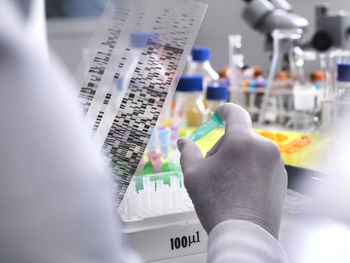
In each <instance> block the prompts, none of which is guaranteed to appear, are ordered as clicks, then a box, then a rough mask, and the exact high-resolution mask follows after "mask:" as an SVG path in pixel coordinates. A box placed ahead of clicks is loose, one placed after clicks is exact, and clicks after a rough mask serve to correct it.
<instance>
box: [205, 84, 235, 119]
mask: <svg viewBox="0 0 350 263" xmlns="http://www.w3.org/2000/svg"><path fill="white" fill-rule="evenodd" d="M228 97H229V92H228V87H227V85H226V84H224V83H211V84H209V85H208V87H207V94H206V99H207V104H208V107H207V110H208V111H209V112H213V111H215V109H216V107H217V106H219V105H220V104H223V103H225V102H227V100H228Z"/></svg>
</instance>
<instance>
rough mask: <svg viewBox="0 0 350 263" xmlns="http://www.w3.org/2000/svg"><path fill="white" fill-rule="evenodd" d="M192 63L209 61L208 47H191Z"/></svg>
mask: <svg viewBox="0 0 350 263" xmlns="http://www.w3.org/2000/svg"><path fill="white" fill-rule="evenodd" d="M191 55H192V59H193V61H200V62H203V61H206V60H209V59H210V49H209V47H193V48H192V51H191Z"/></svg>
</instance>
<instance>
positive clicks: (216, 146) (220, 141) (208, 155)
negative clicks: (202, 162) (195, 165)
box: [205, 135, 225, 158]
mask: <svg viewBox="0 0 350 263" xmlns="http://www.w3.org/2000/svg"><path fill="white" fill-rule="evenodd" d="M224 137H225V135H224V136H221V138H220V139H219V140H218V141H217V142H216V143H215V145H214V146H213V147H212V148H211V149H210V150H209V151H208V152H207V154H206V156H205V158H208V157H210V156H212V155H214V154H215V153H216V152H217V151H218V150H219V149H220V147H221V144H222V142H223V140H224Z"/></svg>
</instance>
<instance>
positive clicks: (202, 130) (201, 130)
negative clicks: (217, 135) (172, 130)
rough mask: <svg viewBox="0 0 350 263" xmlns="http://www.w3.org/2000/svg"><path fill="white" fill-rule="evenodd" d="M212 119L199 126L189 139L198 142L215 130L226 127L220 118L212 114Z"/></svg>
mask: <svg viewBox="0 0 350 263" xmlns="http://www.w3.org/2000/svg"><path fill="white" fill-rule="evenodd" d="M211 115H212V117H211V118H210V119H209V120H207V121H206V122H204V123H203V124H202V125H201V126H199V127H198V128H197V129H196V130H195V131H194V132H193V133H192V134H191V135H190V137H188V138H189V139H190V140H191V141H193V142H196V141H198V140H199V139H201V138H203V137H204V136H206V135H207V134H208V133H210V132H211V131H212V130H214V129H215V128H216V127H218V126H222V127H224V122H223V121H222V120H221V119H220V117H219V116H218V115H217V114H216V113H214V112H212V113H211Z"/></svg>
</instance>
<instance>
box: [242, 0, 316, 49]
mask: <svg viewBox="0 0 350 263" xmlns="http://www.w3.org/2000/svg"><path fill="white" fill-rule="evenodd" d="M243 1H244V2H246V3H247V5H246V7H245V9H244V10H243V12H242V17H243V19H244V20H245V21H246V22H247V23H248V24H249V25H250V26H251V27H253V28H254V29H255V30H257V31H259V32H261V33H263V34H265V35H266V46H267V47H270V46H271V40H272V39H271V37H270V36H271V34H272V32H273V31H274V30H276V29H290V30H295V29H300V30H301V31H302V32H303V31H305V30H306V29H307V28H308V26H309V22H308V20H307V19H305V18H303V17H301V16H299V15H297V14H295V13H293V12H292V11H293V10H292V6H291V5H290V4H289V3H288V2H287V1H286V0H273V1H269V0H243Z"/></svg>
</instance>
